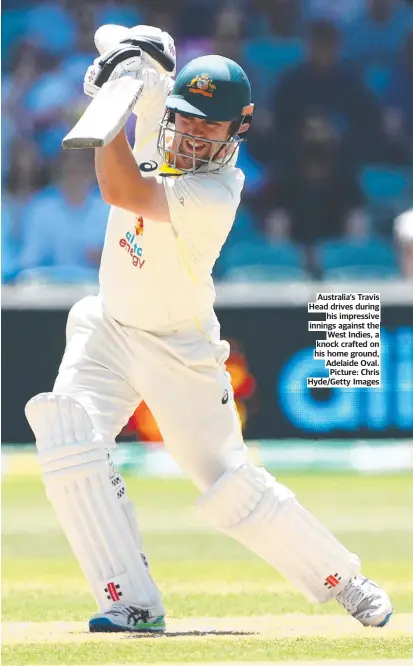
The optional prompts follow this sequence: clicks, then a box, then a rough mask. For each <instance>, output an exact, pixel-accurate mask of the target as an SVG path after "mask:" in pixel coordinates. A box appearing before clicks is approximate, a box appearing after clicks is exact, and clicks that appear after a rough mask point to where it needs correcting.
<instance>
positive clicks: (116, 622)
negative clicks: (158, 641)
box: [89, 601, 166, 633]
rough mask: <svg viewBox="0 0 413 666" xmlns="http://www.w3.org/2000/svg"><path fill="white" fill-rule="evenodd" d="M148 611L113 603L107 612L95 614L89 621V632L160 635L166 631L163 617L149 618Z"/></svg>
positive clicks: (121, 603)
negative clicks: (127, 632) (128, 632)
mask: <svg viewBox="0 0 413 666" xmlns="http://www.w3.org/2000/svg"><path fill="white" fill-rule="evenodd" d="M149 612H150V611H149V610H147V609H144V608H139V606H134V605H133V604H126V603H124V602H119V601H117V602H115V603H114V604H113V606H111V608H109V610H107V611H104V612H103V613H97V614H96V615H94V616H93V617H92V619H91V620H89V631H92V632H94V631H100V632H102V633H103V632H111V631H140V632H142V633H147V632H150V633H162V632H164V631H165V629H166V625H165V616H164V615H154V616H150V614H149Z"/></svg>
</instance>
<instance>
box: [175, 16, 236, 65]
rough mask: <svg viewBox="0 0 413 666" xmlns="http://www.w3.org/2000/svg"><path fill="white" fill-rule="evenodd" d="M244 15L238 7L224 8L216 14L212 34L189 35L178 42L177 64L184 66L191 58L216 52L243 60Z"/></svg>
mask: <svg viewBox="0 0 413 666" xmlns="http://www.w3.org/2000/svg"><path fill="white" fill-rule="evenodd" d="M243 26H244V15H243V13H242V12H240V11H239V10H238V9H237V8H231V7H229V8H225V7H224V8H223V9H221V10H220V11H218V12H217V13H216V14H215V17H214V21H213V23H212V32H211V34H210V35H203V36H200V35H199V36H197V37H193V36H192V35H190V34H189V35H188V36H187V37H184V38H183V39H182V41H180V43H179V44H178V48H177V66H178V69H180V68H182V67H184V66H185V65H186V63H187V62H189V60H192V59H193V58H199V57H200V56H202V55H205V53H216V54H218V55H222V56H225V57H226V58H231V60H237V61H239V62H241V50H242V46H243V42H242V35H243Z"/></svg>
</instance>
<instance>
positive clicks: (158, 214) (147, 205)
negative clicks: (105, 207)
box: [95, 130, 169, 222]
mask: <svg viewBox="0 0 413 666" xmlns="http://www.w3.org/2000/svg"><path fill="white" fill-rule="evenodd" d="M95 169H96V177H97V180H98V184H99V188H100V192H101V195H102V198H103V199H104V201H106V203H108V204H110V205H111V206H117V207H118V208H124V209H125V210H129V211H131V212H132V213H136V214H137V215H146V216H147V217H150V218H151V219H153V220H155V221H162V222H163V221H168V220H169V211H168V205H167V201H166V196H165V192H164V189H163V185H161V184H159V183H158V182H157V181H156V180H155V178H142V175H141V173H140V170H139V167H138V165H137V164H136V161H135V158H134V156H133V153H132V149H131V147H130V145H129V142H128V140H127V138H126V134H125V131H124V130H122V131H121V132H120V133H119V134H118V135H117V137H116V138H115V139H114V140H113V141H111V143H109V144H108V145H107V146H105V147H103V148H97V149H96V150H95Z"/></svg>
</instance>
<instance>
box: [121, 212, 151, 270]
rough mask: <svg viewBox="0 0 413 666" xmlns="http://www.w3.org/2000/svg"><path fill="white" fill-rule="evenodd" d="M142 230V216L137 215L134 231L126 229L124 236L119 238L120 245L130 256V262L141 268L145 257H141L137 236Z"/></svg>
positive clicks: (140, 234)
mask: <svg viewBox="0 0 413 666" xmlns="http://www.w3.org/2000/svg"><path fill="white" fill-rule="evenodd" d="M143 232H144V222H143V217H141V216H139V217H137V218H136V220H135V228H134V231H133V232H132V231H127V232H126V234H125V237H124V238H120V239H119V245H120V247H122V248H124V249H125V250H126V252H127V253H128V254H129V255H130V256H131V258H132V264H133V266H134V267H135V268H143V266H144V264H145V259H142V254H143V249H142V247H141V246H140V245H139V244H138V243H137V240H138V237H139V236H142V235H143Z"/></svg>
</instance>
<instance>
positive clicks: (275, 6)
mask: <svg viewBox="0 0 413 666" xmlns="http://www.w3.org/2000/svg"><path fill="white" fill-rule="evenodd" d="M299 10H300V7H299V1H298V0H272V2H268V0H250V2H249V15H248V27H247V35H248V36H249V37H252V38H260V37H263V38H265V37H266V36H271V37H273V38H280V39H289V38H291V37H296V36H297V35H298V34H299V30H300V11H299Z"/></svg>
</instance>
